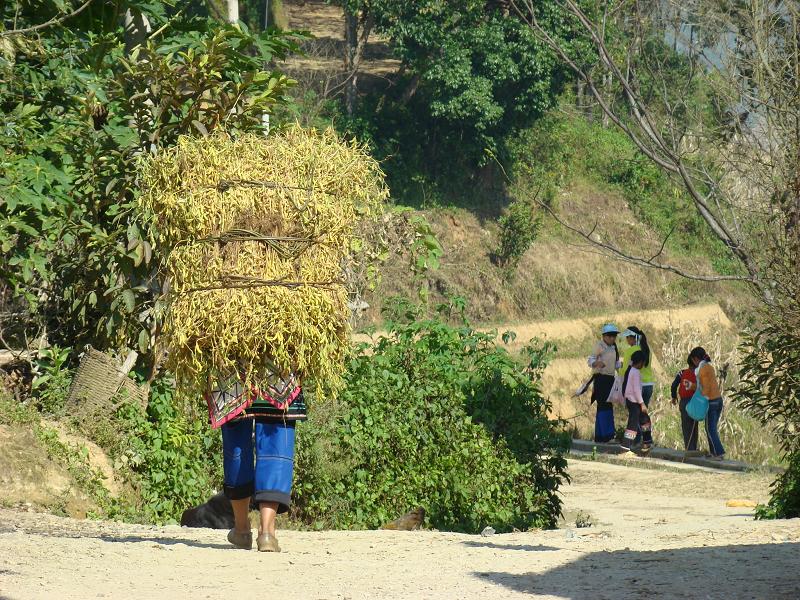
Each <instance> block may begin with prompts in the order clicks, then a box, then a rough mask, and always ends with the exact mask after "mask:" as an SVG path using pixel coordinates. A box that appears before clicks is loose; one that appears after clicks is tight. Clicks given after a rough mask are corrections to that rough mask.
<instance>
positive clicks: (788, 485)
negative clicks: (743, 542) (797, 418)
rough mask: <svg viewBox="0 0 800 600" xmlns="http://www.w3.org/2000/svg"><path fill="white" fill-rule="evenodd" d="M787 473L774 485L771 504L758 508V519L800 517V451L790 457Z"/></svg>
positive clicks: (761, 505)
mask: <svg viewBox="0 0 800 600" xmlns="http://www.w3.org/2000/svg"><path fill="white" fill-rule="evenodd" d="M787 462H788V465H787V467H786V471H784V473H783V474H782V475H781V476H780V477H778V479H777V480H776V481H775V482H774V483H773V484H772V489H771V494H770V499H769V502H768V503H767V504H766V505H764V504H760V505H759V506H758V507H756V519H794V518H797V517H800V450H795V451H794V452H793V453H792V454H791V455H789V457H788V461H787Z"/></svg>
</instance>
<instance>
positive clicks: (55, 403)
mask: <svg viewBox="0 0 800 600" xmlns="http://www.w3.org/2000/svg"><path fill="white" fill-rule="evenodd" d="M71 351H72V350H71V348H59V347H58V346H53V347H50V348H44V349H42V350H40V351H39V353H38V356H37V358H36V360H34V361H33V374H34V377H33V380H32V381H31V395H32V396H33V398H34V401H35V405H36V406H37V408H39V409H40V410H41V411H42V412H43V413H45V414H47V415H50V416H56V417H57V416H60V415H62V414H63V413H64V408H65V404H66V401H67V396H68V395H69V386H70V384H71V383H72V371H71V370H70V369H68V368H67V361H68V360H69V355H70V352H71Z"/></svg>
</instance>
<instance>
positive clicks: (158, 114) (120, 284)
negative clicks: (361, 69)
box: [0, 2, 295, 353]
mask: <svg viewBox="0 0 800 600" xmlns="http://www.w3.org/2000/svg"><path fill="white" fill-rule="evenodd" d="M95 4H97V5H98V6H97V8H102V11H101V10H98V11H95V12H91V11H87V12H86V13H85V14H82V15H81V19H79V20H77V21H76V22H75V23H73V26H72V27H70V28H68V29H67V28H59V29H55V30H51V29H44V30H42V32H41V34H40V36H38V37H36V38H25V37H23V36H19V35H15V36H10V37H6V38H3V41H4V44H6V45H5V46H4V47H5V48H6V49H9V48H10V50H9V51H8V52H6V53H5V54H3V55H2V56H0V71H1V72H2V74H3V76H2V78H0V112H1V113H2V114H3V124H2V126H0V144H2V146H3V147H4V150H5V152H4V153H3V155H2V156H0V188H2V190H3V192H2V203H0V247H1V248H2V250H3V254H4V257H5V260H3V261H2V262H0V282H2V283H3V284H5V287H8V288H9V289H11V290H12V291H13V294H14V295H15V297H16V298H19V299H23V300H24V301H25V303H26V305H27V315H26V318H25V319H20V320H19V322H20V323H22V326H21V327H20V328H19V329H21V330H27V332H28V333H32V335H30V336H29V337H34V336H35V335H36V334H37V333H38V332H39V331H41V330H43V329H46V330H47V331H48V332H49V334H50V336H51V341H55V342H57V343H59V342H60V343H62V344H64V345H70V346H74V347H76V348H78V347H82V346H83V345H84V344H85V343H92V344H93V345H94V346H96V347H98V348H101V349H103V348H108V347H120V346H128V347H136V346H138V349H139V350H140V352H143V353H145V352H148V351H149V350H150V349H151V347H152V345H151V336H152V334H153V333H154V332H155V331H156V330H157V327H158V320H159V314H160V311H161V309H162V306H161V302H160V300H159V296H158V291H159V289H160V285H161V282H160V281H158V274H157V268H158V263H159V258H160V257H159V254H158V249H157V248H153V247H152V245H151V244H150V241H149V239H150V237H149V235H148V231H146V229H145V227H144V225H143V224H142V222H141V220H140V218H139V216H138V215H137V213H136V211H135V210H134V207H135V196H136V193H137V185H136V159H137V156H138V155H140V154H141V153H143V152H157V151H158V150H159V148H161V147H163V146H166V145H170V144H173V143H174V142H175V140H176V139H177V137H178V136H179V135H181V134H194V135H205V134H206V133H207V132H210V131H212V130H213V129H215V128H217V127H224V128H225V129H227V130H230V131H238V130H242V131H249V130H254V129H255V130H258V129H260V128H261V127H262V124H261V115H262V114H264V113H268V112H270V111H271V110H272V108H273V107H274V106H275V105H276V104H277V103H280V102H283V101H284V100H285V90H286V88H287V87H288V86H289V85H290V84H291V83H292V82H291V81H290V80H288V79H287V78H286V77H285V76H283V75H281V74H279V73H277V72H271V71H265V70H264V68H263V65H264V64H267V63H268V62H269V61H270V60H271V59H272V58H280V57H283V56H285V55H286V54H287V53H288V52H291V51H293V50H294V49H295V46H294V42H293V41H292V38H291V37H286V36H284V35H279V34H259V35H255V34H252V33H250V32H249V31H248V30H247V29H246V28H244V27H234V26H231V25H227V24H218V23H215V22H213V21H208V20H205V19H200V18H195V17H192V18H189V17H185V16H183V15H177V16H174V17H172V18H171V19H169V20H168V19H167V17H166V15H167V13H168V11H167V10H166V8H165V7H164V6H163V5H162V4H161V3H152V4H153V6H151V5H150V3H148V4H147V6H146V8H147V10H148V15H149V16H150V18H151V22H153V24H154V25H158V24H162V33H161V34H159V35H158V36H153V37H151V39H150V40H149V41H148V42H147V43H146V44H145V45H143V46H140V47H139V48H138V49H136V50H134V51H133V53H132V54H131V55H126V53H125V49H124V45H123V32H122V30H121V27H120V26H119V19H120V15H121V14H122V13H124V10H125V8H126V6H125V4H124V3H110V2H96V3H95ZM143 6H144V5H143ZM17 8H19V7H16V8H15V6H14V3H12V5H11V6H8V5H4V7H3V9H2V17H3V21H4V22H11V21H12V20H15V19H16V20H17V22H18V23H19V25H18V26H24V25H30V24H36V23H39V22H40V20H41V19H42V17H43V16H44V15H45V14H47V11H41V12H39V11H36V10H31V9H30V7H22V8H21V9H20V10H19V11H17V12H16V13H15V12H14V11H16V10H17ZM8 11H11V12H8ZM9 44H10V45H9ZM19 333H20V334H21V333H22V331H20V332H19ZM20 339H22V335H20Z"/></svg>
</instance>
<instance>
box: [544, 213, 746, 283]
mask: <svg viewBox="0 0 800 600" xmlns="http://www.w3.org/2000/svg"><path fill="white" fill-rule="evenodd" d="M533 200H534V202H536V204H538V205H539V206H541V207H542V208H543V209H544V210H545V211H547V213H548V214H549V215H550V216H551V217H553V219H555V221H556V222H557V223H558V224H559V225H561V226H562V227H564V228H565V229H567V230H569V231H571V232H573V233H575V234H577V235H578V236H580V237H581V238H583V239H585V240H586V241H587V242H589V243H590V244H591V245H592V246H595V247H597V248H600V249H601V250H603V252H602V254H604V255H605V256H609V257H611V258H615V259H617V260H621V261H624V262H627V263H631V264H634V265H638V266H640V267H648V268H651V269H659V270H661V271H669V272H670V273H675V274H676V275H680V276H681V277H684V278H685V279H693V280H695V281H744V282H748V283H753V279H752V278H751V277H748V276H744V275H703V274H698V273H689V272H688V271H684V270H683V269H681V268H679V267H676V266H674V265H668V264H664V263H661V262H656V261H655V259H656V258H658V257H659V256H660V255H661V253H662V252H663V250H664V246H665V245H666V243H667V239H668V238H669V235H672V232H670V234H669V235H668V236H667V237H666V238H665V239H664V241H663V243H662V245H661V249H660V250H659V251H658V252H657V253H656V254H654V255H653V256H652V257H650V258H644V257H641V256H633V255H631V254H628V253H627V252H624V251H623V250H621V249H620V248H617V247H616V246H614V245H613V244H609V243H607V242H603V241H599V240H596V239H593V238H592V237H591V236H592V234H593V233H594V230H595V228H596V226H595V228H593V229H592V231H591V232H588V233H587V232H585V231H583V230H582V229H579V228H578V227H575V226H574V225H571V224H569V223H567V222H566V221H565V220H564V219H562V218H561V217H560V216H558V214H556V212H555V211H554V210H553V209H552V208H551V207H550V206H548V205H547V204H545V203H544V202H542V201H541V200H539V199H538V198H534V199H533Z"/></svg>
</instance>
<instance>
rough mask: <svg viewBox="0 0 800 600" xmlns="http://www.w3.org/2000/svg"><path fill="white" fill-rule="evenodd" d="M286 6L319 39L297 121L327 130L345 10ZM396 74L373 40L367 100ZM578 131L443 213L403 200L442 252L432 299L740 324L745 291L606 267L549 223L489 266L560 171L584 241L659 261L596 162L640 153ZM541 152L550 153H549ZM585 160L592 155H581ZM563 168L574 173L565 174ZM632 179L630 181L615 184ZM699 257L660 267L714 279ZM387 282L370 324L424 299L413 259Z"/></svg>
mask: <svg viewBox="0 0 800 600" xmlns="http://www.w3.org/2000/svg"><path fill="white" fill-rule="evenodd" d="M284 4H285V8H286V12H287V16H288V22H289V25H290V27H292V28H294V29H297V30H303V31H308V32H310V33H311V34H312V35H313V36H314V39H311V40H308V41H306V42H304V43H303V44H302V48H303V51H304V53H305V55H304V56H300V57H292V58H290V59H289V60H287V61H286V62H285V63H283V64H281V68H284V69H286V70H287V72H289V73H290V74H291V75H292V76H293V77H295V78H296V79H297V80H298V91H297V95H298V97H300V98H301V100H300V102H301V106H302V108H303V112H302V113H301V117H300V118H301V119H302V120H304V121H307V122H309V123H316V124H325V120H326V119H333V120H335V119H336V115H335V114H334V115H333V116H323V114H324V112H325V105H326V104H325V103H326V102H328V101H330V100H332V99H336V98H338V97H339V95H340V94H341V87H340V85H339V84H340V83H341V80H342V78H343V77H344V63H343V58H342V57H343V56H344V16H343V13H342V10H341V8H340V7H337V6H331V5H330V4H327V3H326V2H324V1H322V0H289V1H288V2H285V3H284ZM398 67H399V62H398V61H397V60H395V59H393V58H392V56H391V52H390V50H389V48H388V45H387V44H386V42H385V41H384V40H381V39H380V38H376V37H375V35H374V34H373V36H371V37H370V41H369V43H368V44H367V46H366V49H365V52H364V59H363V63H362V67H361V74H360V75H359V86H360V89H361V90H362V91H363V90H369V89H371V88H372V87H373V86H387V85H388V86H390V85H391V81H392V74H393V73H395V72H396V71H397V69H398ZM557 113H558V111H557ZM319 119H321V121H318V120H319ZM557 119H561V120H562V121H563V123H566V126H567V127H568V128H569V127H572V126H571V125H570V123H571V122H572V121H574V120H575V119H576V117H574V116H570V115H566V116H563V115H562V116H559V117H557ZM576 130H577V132H572V133H571V135H572V136H573V137H574V136H577V137H578V139H577V140H575V139H570V138H563V139H560V138H559V135H560V133H559V132H558V131H556V132H555V133H554V134H552V135H551V136H550V138H547V139H546V140H545V142H546V143H541V141H540V147H536V146H531V147H528V146H526V145H525V143H522V144H521V149H518V152H520V153H521V155H522V156H523V159H522V162H524V163H526V164H525V165H523V167H525V168H520V169H518V171H519V173H517V174H516V175H512V178H513V179H514V181H513V183H512V182H511V181H509V180H508V177H507V174H506V173H505V171H503V170H502V168H498V167H497V166H492V165H489V166H487V167H485V168H483V169H481V170H479V171H475V172H474V173H467V174H465V181H462V182H453V189H452V190H451V193H449V194H448V195H447V197H446V203H444V204H443V203H441V201H440V200H436V199H434V200H433V201H427V200H426V199H425V193H426V192H425V190H424V188H423V189H421V191H420V194H421V197H412V198H405V199H398V198H395V201H398V202H401V203H410V205H411V206H413V207H415V208H416V209H419V210H420V212H421V213H422V214H424V216H425V217H426V218H427V219H428V221H429V222H430V223H431V225H432V228H433V230H434V232H435V233H436V235H437V237H438V239H439V241H440V243H441V245H442V247H443V250H444V255H443V259H442V261H441V267H440V268H439V269H438V270H436V271H435V272H431V273H430V274H429V276H428V279H427V281H426V282H425V283H424V285H425V286H426V287H427V288H428V290H429V291H430V298H431V305H432V306H434V305H435V304H436V303H438V302H441V301H444V300H446V298H447V297H448V296H461V297H463V298H465V299H466V301H467V316H468V317H469V318H470V319H471V320H473V321H475V322H477V323H482V324H491V323H509V322H515V321H529V320H537V321H538V320H543V319H554V318H569V317H583V316H589V315H601V314H604V313H607V312H609V311H611V312H613V311H620V310H629V311H633V310H652V309H657V308H669V307H677V306H685V305H687V304H694V303H698V302H704V301H711V302H719V303H721V305H722V307H723V309H724V310H725V311H726V312H728V313H729V314H731V315H736V314H738V313H739V312H740V311H741V310H742V308H743V307H744V306H746V305H747V304H748V303H749V300H748V296H747V291H746V290H744V289H741V288H739V287H736V286H733V285H726V284H709V283H704V282H697V281H690V280H686V279H683V278H681V277H678V276H675V275H672V274H670V273H667V272H664V271H656V270H649V269H642V268H639V267H635V266H633V265H630V264H626V263H622V262H619V261H615V260H612V259H610V258H606V257H603V256H599V255H598V254H597V253H596V251H595V250H594V249H592V248H588V247H586V245H585V244H582V243H581V242H580V241H579V240H578V239H577V237H576V236H575V235H574V234H570V233H569V232H567V231H564V230H563V229H562V228H561V227H560V226H558V225H557V224H556V223H555V222H554V221H553V220H552V219H551V218H547V217H544V218H543V221H542V225H541V228H540V230H539V234H538V236H537V239H536V241H535V242H534V244H533V246H532V247H531V248H530V250H528V252H527V253H526V254H525V255H524V256H523V257H522V260H521V261H520V264H519V267H518V269H517V271H516V273H515V275H514V276H513V277H509V276H508V273H507V272H506V271H505V270H504V269H502V268H499V267H498V266H497V265H495V264H494V262H493V261H492V256H493V254H494V253H495V252H496V251H497V249H498V246H499V243H500V242H499V226H498V218H499V217H501V216H502V215H503V214H504V213H505V212H506V211H507V208H508V205H509V203H510V202H512V201H513V200H514V199H515V198H524V197H525V196H527V195H530V190H531V189H534V188H536V187H537V186H538V185H539V184H540V183H541V182H540V181H539V180H538V178H539V175H540V173H539V172H538V171H537V170H536V168H537V167H540V166H543V168H546V169H547V170H548V172H551V171H554V170H555V171H557V170H563V172H562V173H561V174H560V175H559V176H558V179H559V185H558V192H557V196H556V198H555V202H554V209H555V210H556V211H557V212H558V213H559V214H560V215H561V216H562V217H564V218H566V219H567V220H568V221H569V222H570V223H573V224H576V225H578V226H580V227H582V228H584V229H586V230H589V229H592V226H593V225H595V223H596V224H597V231H598V232H599V233H598V234H597V235H603V236H606V237H607V238H610V239H611V240H613V241H614V242H615V243H617V244H619V245H621V246H622V247H623V248H627V249H630V250H632V251H634V252H636V253H641V254H647V253H648V252H649V253H650V255H652V254H656V253H658V251H659V247H660V245H661V242H662V241H663V237H664V233H663V232H659V231H658V230H657V228H656V227H655V226H654V224H653V223H648V222H645V221H644V220H643V218H642V217H643V214H644V213H643V211H642V210H639V211H638V212H635V211H634V210H633V209H632V208H631V201H632V200H633V197H636V201H637V202H639V199H638V195H637V194H631V193H630V192H629V191H626V189H625V188H624V187H623V186H621V185H609V184H608V183H606V182H605V181H603V179H604V178H607V177H608V174H607V173H605V172H604V171H606V170H607V167H608V165H607V164H606V163H604V162H603V161H609V160H610V159H611V158H613V157H608V156H601V157H598V156H591V155H592V154H594V155H607V154H614V153H618V154H619V155H620V156H619V157H618V159H619V161H621V162H623V163H624V162H625V161H633V162H635V161H636V160H638V159H637V157H636V156H635V155H632V154H631V153H632V152H633V151H632V149H631V148H630V147H629V146H625V145H624V143H623V145H622V146H620V140H619V139H617V138H616V137H614V136H615V133H614V132H602V131H601V132H600V133H602V134H603V135H601V136H600V137H602V138H603V140H601V141H600V142H597V141H595V140H594V139H589V138H594V137H597V134H598V132H597V131H596V130H593V129H591V127H589V128H586V127H584V128H580V127H578V128H576ZM523 137H524V136H523ZM545 137H547V136H545ZM581 138H582V139H581ZM559 141H560V142H561V143H562V144H566V145H568V146H581V145H582V146H585V148H584V149H583V150H581V149H573V148H569V149H566V150H565V149H564V148H559V147H558V146H557V144H558V142H559ZM623 142H625V141H624V140H623ZM604 144H605V146H604ZM609 144H612V145H611V147H609V146H608V145H609ZM613 144H616V146H614V145H613ZM543 151H544V152H547V154H542V152H543ZM581 152H583V153H584V154H586V155H588V156H580V153H581ZM531 153H533V155H530V154H531ZM559 153H560V154H559ZM565 153H566V154H565ZM529 155H530V156H529ZM559 161H565V162H564V164H558V163H559ZM531 167H533V168H531ZM617 168H619V167H618V166H617ZM621 168H622V169H626V168H627V167H625V166H622V167H621ZM627 176H628V173H627V172H625V173H622V175H619V176H618V178H619V177H622V178H624V177H627ZM645 176H646V179H643V180H641V181H638V180H637V181H634V182H633V184H634V186H633V187H634V188H635V187H637V186H638V187H645V188H646V187H647V186H648V185H650V184H651V181H650V180H651V179H652V177H653V176H652V174H650V173H648V172H646V170H645ZM662 187H663V189H661V190H656V191H655V192H651V193H650V192H649V193H650V196H651V197H650V198H649V199H648V200H647V201H648V202H649V203H650V205H651V208H649V209H647V207H645V210H644V212H645V213H646V212H648V210H649V214H656V215H659V217H660V213H664V212H667V213H669V212H670V210H672V208H673V205H672V200H671V198H667V197H665V196H666V195H667V193H669V194H670V195H673V194H674V190H673V189H672V188H670V187H669V186H667V185H662ZM632 196H633V197H632ZM437 198H438V196H437ZM659 204H663V206H659ZM538 212H539V213H541V211H538ZM673 218H682V217H674V216H673ZM672 224H673V225H674V224H675V223H672ZM662 229H663V227H662ZM679 229H680V228H679ZM688 229H689V230H691V227H689V228H688ZM702 250H703V247H702V246H695V247H692V248H690V249H685V248H684V249H678V248H676V247H675V245H674V244H670V245H668V246H667V248H666V251H665V253H664V254H663V255H662V257H661V258H662V260H663V262H667V263H671V264H675V265H678V266H681V267H684V268H685V269H687V270H690V271H694V272H705V273H713V272H714V266H713V265H712V260H711V258H710V257H709V256H705V255H703V254H702ZM382 275H383V278H382V282H381V284H380V286H379V288H378V289H377V290H376V291H375V293H373V294H372V295H371V296H370V297H369V298H367V301H368V303H369V304H370V309H369V310H368V312H367V314H366V319H365V321H364V322H362V324H366V323H373V324H375V323H379V322H380V320H381V317H380V309H381V305H382V302H383V300H384V299H385V298H387V297H388V296H392V295H404V296H406V297H415V296H416V293H417V291H418V289H419V283H418V282H417V281H414V278H413V275H412V274H411V273H410V272H409V269H408V262H407V260H406V259H405V258H404V257H398V256H394V257H392V259H391V260H390V261H389V262H388V263H387V264H385V265H384V267H383V272H382Z"/></svg>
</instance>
